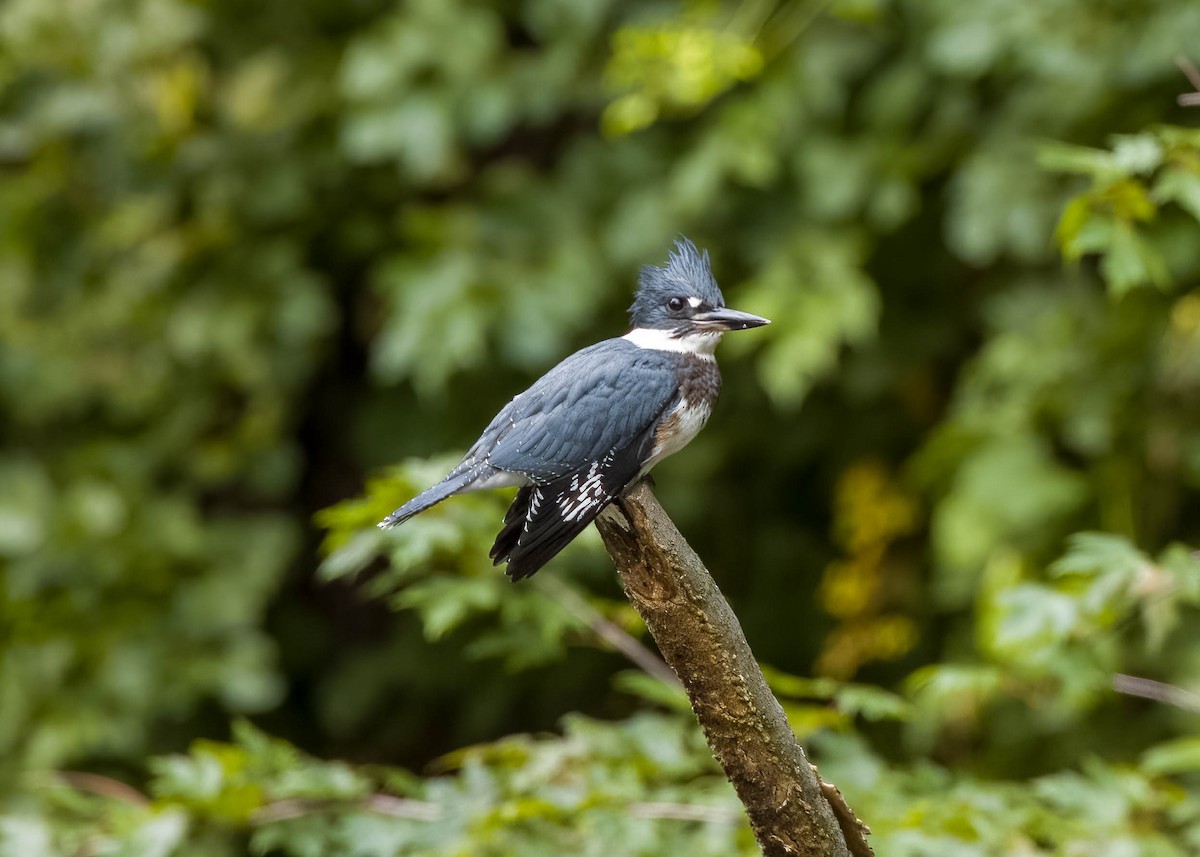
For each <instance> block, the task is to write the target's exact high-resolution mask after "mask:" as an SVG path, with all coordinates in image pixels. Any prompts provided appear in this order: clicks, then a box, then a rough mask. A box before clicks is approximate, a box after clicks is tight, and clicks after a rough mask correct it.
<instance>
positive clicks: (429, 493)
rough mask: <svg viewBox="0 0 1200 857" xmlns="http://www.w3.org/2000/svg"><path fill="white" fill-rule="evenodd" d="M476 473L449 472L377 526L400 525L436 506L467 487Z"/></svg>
mask: <svg viewBox="0 0 1200 857" xmlns="http://www.w3.org/2000/svg"><path fill="white" fill-rule="evenodd" d="M478 475H479V474H477V473H475V472H473V471H466V472H464V473H451V474H450V475H449V476H447V477H446V478H445V479H443V480H442V481H441V482H439V483H438V484H437V485H434V486H433V487H432V488H430V489H428V490H426V491H422V492H421V493H420V494H418V495H417V496H416V497H413V498H412V499H411V500H409V501H408V502H407V503H405V504H404V505H403V506H401V507H400V508H399V509H397V510H396V511H394V512H392V514H390V515H388V516H387V517H386V518H384V519H383V520H382V521H380V522H379V527H380V528H382V529H388V528H390V527H398V526H400V525H401V524H403V523H404V522H405V521H407V520H408V519H409V518H411V517H412V516H413V515H416V514H419V513H421V512H424V511H425V510H426V509H428V508H430V507H431V506H436V505H437V504H438V503H440V502H442V501H443V500H445V499H446V498H447V497H453V496H454V495H455V494H457V493H458V492H460V491H462V490H463V489H465V488H468V487H469V486H470V485H471V483H472V482H474V481H475V480H476V479H477V478H478Z"/></svg>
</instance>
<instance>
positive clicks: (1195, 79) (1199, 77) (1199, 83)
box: [1175, 56, 1200, 107]
mask: <svg viewBox="0 0 1200 857" xmlns="http://www.w3.org/2000/svg"><path fill="white" fill-rule="evenodd" d="M1175 65H1177V66H1179V70H1180V71H1182V72H1183V75H1184V77H1186V78H1187V79H1188V83H1190V84H1191V85H1192V89H1194V90H1196V91H1195V92H1185V93H1183V94H1182V95H1180V96H1179V98H1178V99H1177V100H1178V102H1179V105H1180V106H1181V107H1198V106H1200V68H1196V64H1195V63H1193V62H1192V61H1191V60H1190V59H1188V58H1187V57H1185V56H1177V57H1175Z"/></svg>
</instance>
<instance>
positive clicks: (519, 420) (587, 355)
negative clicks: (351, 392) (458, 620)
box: [379, 237, 770, 581]
mask: <svg viewBox="0 0 1200 857" xmlns="http://www.w3.org/2000/svg"><path fill="white" fill-rule="evenodd" d="M629 317H630V324H631V329H630V330H629V332H628V333H626V334H625V335H624V336H621V337H616V338H613V339H605V340H603V341H601V342H598V343H596V344H595V345H591V346H588V347H587V348H583V349H581V350H580V351H577V352H575V353H574V354H572V355H571V356H570V357H567V358H566V359H565V360H563V361H562V362H561V363H559V364H558V365H557V366H555V367H554V368H553V369H551V370H550V371H549V372H547V373H546V374H545V375H543V376H542V377H541V378H539V379H538V380H537V381H535V382H534V384H533V385H532V386H531V387H529V389H527V390H525V391H524V392H523V393H519V394H518V395H517V396H515V397H514V398H513V399H512V401H510V402H509V403H508V404H507V405H505V406H504V407H503V408H501V409H500V412H499V413H498V414H496V416H495V418H494V419H493V420H492V421H491V422H490V423H489V424H488V426H487V428H485V429H484V430H483V434H481V435H480V437H479V440H477V441H476V442H475V444H474V445H473V446H472V447H471V448H470V450H468V452H467V454H466V455H465V456H464V457H463V459H462V461H461V462H459V464H458V465H457V466H455V467H454V469H452V470H451V471H450V472H449V473H448V474H447V475H446V477H445V478H444V479H442V481H441V482H439V483H437V484H436V485H434V486H433V487H432V488H429V489H428V490H426V491H424V492H422V493H421V494H419V495H418V496H416V497H414V498H413V499H412V500H409V501H408V502H407V503H405V504H404V505H403V506H401V507H400V508H398V509H396V511H394V512H392V514H390V515H388V516H387V518H385V519H384V520H383V521H381V522H380V523H379V526H380V527H381V528H385V529H387V528H391V527H396V526H399V525H400V524H403V523H404V522H405V521H407V520H409V519H410V518H412V517H413V516H414V515H417V514H419V513H420V512H423V511H425V510H426V509H429V508H430V507H432V506H434V505H436V504H438V503H440V502H442V501H443V500H445V499H447V498H449V497H452V496H454V495H456V494H463V493H465V492H468V491H480V490H483V489H488V488H501V487H516V488H517V494H516V497H515V499H514V500H513V502H512V505H511V506H510V507H509V509H508V512H507V513H506V514H505V516H504V522H503V526H502V528H501V530H500V533H499V535H497V537H496V542H495V544H494V545H493V546H492V549H491V552H490V557H491V559H492V562H493V564H494V565H499V564H500V563H502V562H507V568H506V574H507V575H508V577H509V578H510V579H512V580H513V581H517V580H521V579H523V578H527V577H529V576H530V575H532V574H534V573H535V572H536V571H538V569H540V568H542V566H544V565H545V564H546V563H547V562H549V561H550V560H551V559H552V558H553V557H554V556H555V555H556V554H557V553H558V552H559V551H561V550H562V549H563V548H564V547H566V546H567V544H568V543H570V542H571V541H572V540H573V539H574V538H575V537H576V536H578V535H579V534H580V533H581V532H583V531H584V530H585V529H586V528H587V526H588V524H590V523H591V522H592V521H593V520H594V519H595V518H596V516H597V515H599V514H600V512H601V511H603V510H604V509H605V507H607V506H608V505H609V504H610V503H612V502H613V501H614V500H616V499H617V498H618V497H620V496H621V494H622V493H623V492H625V491H626V490H628V489H629V488H632V487H633V486H634V485H635V484H637V482H638V481H639V480H641V478H642V477H643V476H645V475H646V474H647V473H648V472H649V471H650V469H651V468H652V467H654V465H656V464H657V463H658V462H660V461H662V460H663V459H664V458H666V457H667V456H668V455H672V454H673V453H676V452H678V451H679V450H681V449H682V448H683V447H685V446H686V445H687V444H688V443H689V442H690V441H691V440H692V439H693V438H694V437H695V436H696V434H697V433H698V432H699V431H700V430H701V429H702V428H703V427H704V424H705V423H706V422H707V421H708V418H709V415H710V414H711V413H712V408H713V403H714V402H715V401H716V398H717V393H718V391H719V390H720V386H721V373H720V371H719V370H718V369H717V363H716V359H715V357H714V355H713V351H714V349H715V348H716V346H717V343H718V342H719V341H720V339H721V337H722V335H723V334H725V333H726V332H728V331H734V330H748V329H750V328H754V327H761V326H762V325H765V324H769V323H770V322H769V321H768V320H767V319H765V318H761V317H760V316H757V315H751V314H750V313H747V312H740V311H738V310H734V309H729V308H728V307H726V306H725V298H724V296H723V295H722V294H721V289H720V288H719V287H718V286H717V281H716V279H715V278H714V276H713V273H712V267H711V264H710V262H709V257H708V251H707V250H705V251H704V252H703V253H701V252H700V251H699V250H698V249H697V248H696V245H695V244H693V243H692V242H691V241H690V240H688V239H687V238H686V237H680V238H679V239H678V240H676V242H675V249H674V250H673V251H671V252H669V254H668V259H667V263H666V264H665V265H663V266H661V267H659V266H655V265H647V266H645V267H644V268H642V269H641V272H640V274H639V276H638V288H637V291H636V294H635V297H634V301H633V304H632V306H630V308H629Z"/></svg>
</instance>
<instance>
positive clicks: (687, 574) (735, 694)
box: [596, 483, 870, 857]
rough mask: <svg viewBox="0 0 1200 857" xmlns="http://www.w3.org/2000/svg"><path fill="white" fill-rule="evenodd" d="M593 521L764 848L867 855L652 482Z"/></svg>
mask: <svg viewBox="0 0 1200 857" xmlns="http://www.w3.org/2000/svg"><path fill="white" fill-rule="evenodd" d="M596 524H597V527H598V528H599V530H600V535H601V537H603V539H604V544H605V546H606V547H607V548H608V553H609V555H610V556H611V557H612V558H613V562H614V563H615V564H616V566H617V572H618V573H619V574H620V577H621V585H622V586H623V587H624V589H625V594H626V595H627V596H628V597H629V600H630V603H632V604H633V606H634V607H635V608H636V609H637V611H638V612H639V613H640V614H641V616H642V618H643V619H644V620H645V622H646V627H647V628H649V629H650V634H651V635H652V636H653V637H654V640H655V642H656V643H657V644H658V649H659V651H660V652H662V655H663V658H664V659H665V660H666V662H667V663H668V664H670V666H671V668H672V669H673V670H674V671H675V674H676V675H678V676H679V679H680V681H681V682H682V683H683V687H684V690H685V691H686V692H687V695H688V699H689V700H690V701H691V704H692V710H693V711H695V713H696V719H697V720H699V721H700V726H701V727H702V728H703V730H704V735H705V738H707V739H708V744H709V746H710V747H712V749H713V753H714V755H715V756H716V757H717V761H719V762H720V763H721V767H722V768H724V770H725V775H726V776H727V777H728V778H729V781H730V782H731V783H732V784H733V787H734V790H735V791H736V792H737V795H738V798H739V799H740V800H741V802H742V805H743V806H744V807H745V808H746V815H747V816H748V817H749V819H750V827H751V829H752V830H753V831H754V835H755V838H756V839H757V840H758V844H759V847H760V848H761V849H762V852H763V854H764V855H765V857H790V855H801V854H803V855H806V857H850V855H851V854H852V853H853V854H854V855H863V857H866V855H869V854H870V847H869V846H867V845H866V840H865V839H864V838H863V835H862V832H861V830H860V829H859V828H858V826H857V819H855V824H854V825H853V831H856V833H852V834H851V836H852V838H857V839H861V840H862V847H863V848H865V849H866V850H865V851H864V850H856V851H854V852H851V850H850V848H848V847H847V844H846V839H847V834H846V833H843V825H842V823H840V822H839V820H838V817H837V815H835V812H834V809H833V807H832V806H831V805H830V799H829V798H828V797H827V795H826V793H825V791H824V790H823V789H822V785H821V783H820V780H819V779H818V777H817V775H816V773H815V772H814V770H813V768H812V766H811V765H810V764H809V761H808V759H807V757H806V756H805V754H804V749H803V748H802V747H801V746H800V742H799V741H797V740H796V736H795V735H794V734H793V733H792V730H791V727H790V726H789V725H788V721H787V716H786V715H785V714H784V712H783V708H782V707H781V706H780V705H779V701H778V700H777V699H776V698H775V696H774V695H773V694H772V693H771V690H770V688H769V687H768V686H767V682H766V679H764V678H763V674H762V670H761V669H760V668H759V666H758V663H757V661H755V659H754V654H753V653H752V652H751V651H750V647H749V645H748V644H747V643H746V637H745V634H743V633H742V628H741V625H740V624H739V623H738V621H737V616H735V615H734V613H733V610H732V609H731V608H730V607H729V603H728V602H727V601H726V600H725V598H724V596H722V595H721V592H720V590H719V589H718V588H717V585H716V583H715V582H714V581H713V579H712V576H711V575H709V573H708V570H707V569H706V568H705V567H704V563H703V562H701V560H700V558H699V557H698V556H697V555H696V553H695V551H693V550H692V549H691V547H690V546H689V545H688V544H687V542H686V541H685V540H684V538H683V536H682V535H680V533H679V531H678V530H677V529H676V528H675V525H674V524H672V523H671V519H670V518H669V517H667V514H666V512H664V511H663V509H662V507H661V506H660V505H659V504H658V501H657V500H655V499H654V494H653V492H651V490H650V488H649V487H648V486H647V485H646V484H645V483H641V484H639V485H637V486H635V487H634V488H633V489H632V490H631V491H630V492H629V493H628V494H626V495H625V496H624V497H622V498H621V499H620V500H618V501H617V503H616V504H615V505H614V506H612V507H610V508H609V509H608V510H606V511H605V513H604V514H602V515H601V516H600V517H599V518H598V519H597V521H596ZM841 803H842V804H843V805H844V803H845V802H844V801H841ZM845 809H846V811H847V813H848V816H849V817H850V818H853V817H854V814H853V813H852V812H849V811H848V810H849V808H848V807H846V808H845Z"/></svg>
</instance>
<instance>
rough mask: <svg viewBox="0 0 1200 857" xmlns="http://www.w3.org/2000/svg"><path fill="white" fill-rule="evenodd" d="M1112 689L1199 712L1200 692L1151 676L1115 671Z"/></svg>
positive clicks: (1127, 694)
mask: <svg viewBox="0 0 1200 857" xmlns="http://www.w3.org/2000/svg"><path fill="white" fill-rule="evenodd" d="M1112 683H1113V690H1115V691H1116V692H1117V693H1123V694H1125V695H1126V696H1138V697H1141V698H1142V699H1152V700H1154V701H1155V702H1161V703H1164V704H1166V705H1174V706H1175V707H1176V708H1182V709H1183V710H1184V711H1191V712H1194V713H1196V714H1200V694H1195V693H1192V692H1191V691H1190V690H1184V689H1183V688H1182V687H1176V686H1175V685H1173V684H1167V683H1165V682H1161V681H1155V680H1154V679H1151V678H1139V677H1138V676H1133V675H1125V674H1124V673H1117V674H1116V675H1114V676H1113V682H1112Z"/></svg>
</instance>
